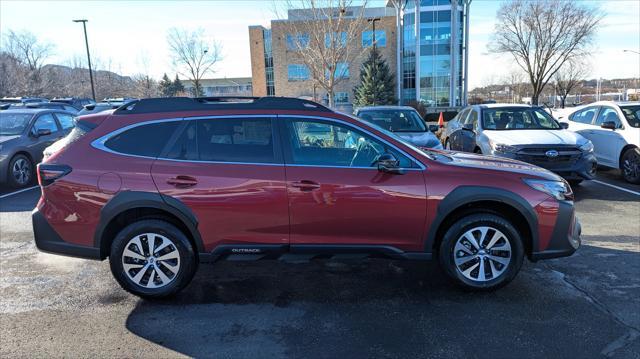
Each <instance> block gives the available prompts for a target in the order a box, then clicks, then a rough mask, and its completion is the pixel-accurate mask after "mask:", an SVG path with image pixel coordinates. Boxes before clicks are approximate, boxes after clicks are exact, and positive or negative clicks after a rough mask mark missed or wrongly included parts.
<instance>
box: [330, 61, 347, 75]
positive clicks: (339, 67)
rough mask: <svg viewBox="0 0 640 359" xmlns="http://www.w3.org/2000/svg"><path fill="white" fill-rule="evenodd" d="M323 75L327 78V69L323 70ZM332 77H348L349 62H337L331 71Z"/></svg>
mask: <svg viewBox="0 0 640 359" xmlns="http://www.w3.org/2000/svg"><path fill="white" fill-rule="evenodd" d="M324 75H325V77H326V78H329V75H330V72H329V69H327V70H325V74H324ZM333 77H334V78H336V79H347V78H349V64H348V63H346V62H338V63H337V64H336V70H335V71H334V72H333Z"/></svg>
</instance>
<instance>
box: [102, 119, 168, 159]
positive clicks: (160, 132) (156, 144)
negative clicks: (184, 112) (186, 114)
mask: <svg viewBox="0 0 640 359" xmlns="http://www.w3.org/2000/svg"><path fill="white" fill-rule="evenodd" d="M179 125H180V121H167V122H156V123H150V124H146V125H141V126H136V127H134V128H132V129H129V130H126V131H124V132H122V133H119V134H117V135H115V136H113V137H111V138H109V139H108V140H107V141H106V142H105V146H106V147H107V148H109V149H111V150H113V151H115V152H119V153H124V154H129V155H136V156H145V157H157V156H159V155H160V152H161V151H162V150H163V148H164V147H165V146H166V144H167V143H168V142H169V140H170V139H171V137H172V135H173V133H174V132H175V131H176V130H177V129H178V127H179Z"/></svg>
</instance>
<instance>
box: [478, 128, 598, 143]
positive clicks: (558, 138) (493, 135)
mask: <svg viewBox="0 0 640 359" xmlns="http://www.w3.org/2000/svg"><path fill="white" fill-rule="evenodd" d="M482 133H483V134H484V135H485V136H487V137H488V138H489V139H490V140H491V141H492V142H493V143H500V144H503V145H511V146H517V145H577V146H581V145H583V144H584V143H585V142H587V139H586V138H584V137H582V136H581V135H579V134H577V133H575V132H571V131H569V130H504V131H491V130H485V131H483V132H482Z"/></svg>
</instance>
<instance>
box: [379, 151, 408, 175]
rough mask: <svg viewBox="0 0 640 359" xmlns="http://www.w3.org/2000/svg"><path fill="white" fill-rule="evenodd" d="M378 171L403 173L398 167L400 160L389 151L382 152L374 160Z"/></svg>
mask: <svg viewBox="0 0 640 359" xmlns="http://www.w3.org/2000/svg"><path fill="white" fill-rule="evenodd" d="M376 164H377V165H378V171H380V172H384V173H390V174H396V175H403V174H404V171H403V170H402V169H401V168H400V161H398V159H397V158H396V156H394V155H392V154H390V153H383V154H381V155H380V157H378V159H377V160H376Z"/></svg>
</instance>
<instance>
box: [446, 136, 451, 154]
mask: <svg viewBox="0 0 640 359" xmlns="http://www.w3.org/2000/svg"><path fill="white" fill-rule="evenodd" d="M444 149H445V150H449V151H451V142H449V139H448V138H447V139H446V140H445V141H444Z"/></svg>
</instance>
